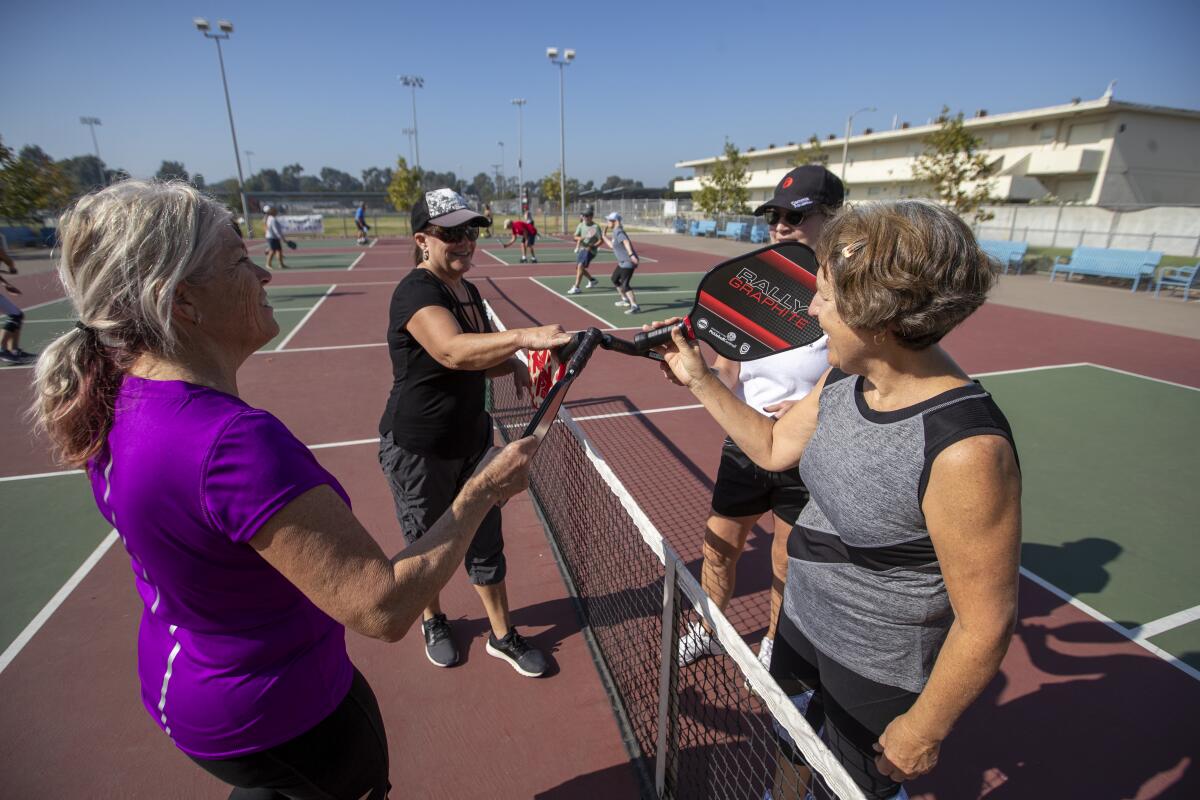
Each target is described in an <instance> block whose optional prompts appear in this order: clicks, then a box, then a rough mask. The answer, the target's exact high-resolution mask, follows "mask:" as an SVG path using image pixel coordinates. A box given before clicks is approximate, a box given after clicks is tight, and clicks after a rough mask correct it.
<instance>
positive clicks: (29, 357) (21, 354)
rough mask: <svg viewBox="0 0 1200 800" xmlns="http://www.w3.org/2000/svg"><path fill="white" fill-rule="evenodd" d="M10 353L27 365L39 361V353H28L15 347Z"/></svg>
mask: <svg viewBox="0 0 1200 800" xmlns="http://www.w3.org/2000/svg"><path fill="white" fill-rule="evenodd" d="M8 352H9V353H11V354H12V355H14V356H16V357H17V358H18V359H20V362H21V363H23V364H27V363H29V362H30V361H37V353H27V352H25V351H24V350H22V349H21V348H19V347H15V348H13V349H12V350H9V351H8Z"/></svg>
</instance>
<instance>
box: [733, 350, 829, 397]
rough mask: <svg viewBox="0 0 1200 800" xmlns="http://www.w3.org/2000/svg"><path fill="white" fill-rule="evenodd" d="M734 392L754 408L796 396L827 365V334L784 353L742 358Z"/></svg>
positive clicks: (813, 382)
mask: <svg viewBox="0 0 1200 800" xmlns="http://www.w3.org/2000/svg"><path fill="white" fill-rule="evenodd" d="M739 366H740V367H741V369H740V372H739V373H738V382H737V383H736V384H735V385H734V387H733V391H734V394H736V395H737V396H738V398H739V399H741V400H742V401H744V402H745V403H746V404H747V405H748V406H750V407H751V408H753V409H754V410H756V411H760V412H761V411H762V410H763V407H764V406H769V405H772V404H773V403H781V402H783V401H784V400H799V399H801V398H802V397H804V396H805V395H806V394H808V393H809V392H811V391H812V390H813V387H814V386H816V385H817V381H819V380H821V375H822V374H824V372H825V370H827V369H829V338H828V337H826V336H822V337H821V338H820V339H817V341H815V342H813V343H812V344H810V345H806V346H804V347H797V348H796V349H795V350H788V351H787V352H785V353H776V354H775V355H773V356H767V357H766V358H759V359H756V360H754V361H743V362H742V363H741V364H740V365H739Z"/></svg>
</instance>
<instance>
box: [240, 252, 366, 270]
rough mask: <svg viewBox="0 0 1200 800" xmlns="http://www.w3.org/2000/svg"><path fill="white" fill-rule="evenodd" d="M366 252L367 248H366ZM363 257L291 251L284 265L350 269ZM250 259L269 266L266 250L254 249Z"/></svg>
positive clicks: (294, 267)
mask: <svg viewBox="0 0 1200 800" xmlns="http://www.w3.org/2000/svg"><path fill="white" fill-rule="evenodd" d="M364 250H365V248H364ZM361 256H362V253H321V254H319V255H316V254H314V255H304V254H302V253H300V254H297V253H293V252H291V251H290V250H285V251H284V253H283V260H284V263H285V264H287V268H288V269H294V270H302V269H349V268H350V265H351V264H353V263H354V262H355V261H357V260H358V259H359V258H360V257H361ZM250 258H251V259H253V260H254V263H255V264H258V265H259V266H260V267H265V266H266V265H267V256H266V248H265V247H263V248H258V247H256V248H254V249H252V250H251V251H250ZM274 267H275V269H279V258H278V257H276V259H275V261H274Z"/></svg>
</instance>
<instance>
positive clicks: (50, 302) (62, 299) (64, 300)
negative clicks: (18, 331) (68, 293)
mask: <svg viewBox="0 0 1200 800" xmlns="http://www.w3.org/2000/svg"><path fill="white" fill-rule="evenodd" d="M70 302H71V301H70V299H69V298H66V297H60V298H58V299H57V300H43V301H42V302H40V303H34V304H33V305H31V306H21V310H22V311H24V312H25V313H29V312H30V311H33V310H34V309H35V308H41V307H42V306H51V305H54V304H55V303H70ZM25 321H26V322H29V320H25Z"/></svg>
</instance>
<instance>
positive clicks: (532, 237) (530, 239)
mask: <svg viewBox="0 0 1200 800" xmlns="http://www.w3.org/2000/svg"><path fill="white" fill-rule="evenodd" d="M537 237H538V235H537V234H536V233H527V234H525V235H524V236H523V237H522V238H523V239H524V240H525V244H526V245H527V246H528V247H533V245H534V243H536V242H537Z"/></svg>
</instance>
